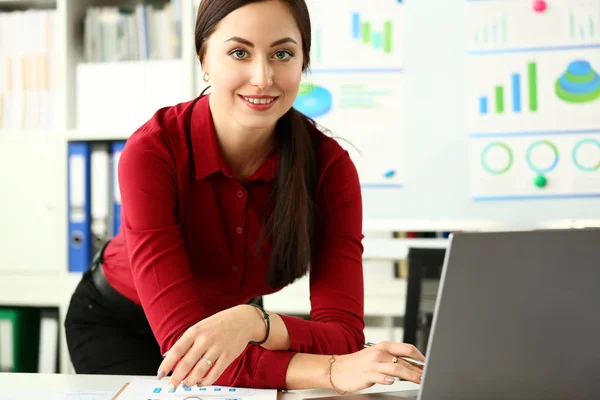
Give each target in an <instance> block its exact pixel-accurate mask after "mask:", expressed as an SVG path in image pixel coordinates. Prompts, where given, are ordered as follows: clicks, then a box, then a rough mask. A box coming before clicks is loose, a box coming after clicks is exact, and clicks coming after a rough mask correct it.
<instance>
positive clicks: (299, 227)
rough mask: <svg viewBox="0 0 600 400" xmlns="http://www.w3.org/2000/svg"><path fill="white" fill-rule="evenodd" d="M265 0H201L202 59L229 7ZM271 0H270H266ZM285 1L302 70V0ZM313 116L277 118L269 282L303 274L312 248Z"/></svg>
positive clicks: (307, 30)
mask: <svg viewBox="0 0 600 400" xmlns="http://www.w3.org/2000/svg"><path fill="white" fill-rule="evenodd" d="M259 1H267V0H202V1H201V2H200V7H199V8H198V16H197V18H196V54H197V55H198V58H199V59H200V61H202V60H203V59H204V54H205V52H206V46H205V44H206V40H207V39H208V37H209V36H210V35H211V34H212V33H213V31H214V30H215V26H216V25H217V24H218V23H219V22H220V21H221V20H222V19H223V18H225V17H226V16H227V15H228V14H229V13H231V12H232V11H235V10H236V9H238V8H240V7H242V6H245V5H247V4H250V3H255V2H259ZM269 1H274V0H269ZM279 1H282V2H284V3H286V4H288V6H289V8H290V11H291V12H292V14H293V16H294V18H295V20H296V23H297V24H298V29H299V30H300V34H301V36H302V52H303V55H304V58H303V60H304V62H303V64H302V71H303V72H304V71H305V70H306V69H307V68H308V66H309V64H310V44H311V26H310V16H309V13H308V9H307V7H306V3H305V1H304V0H279ZM311 124H312V125H314V121H312V120H311V119H310V118H308V117H306V116H305V115H304V114H302V113H300V112H298V111H297V110H295V109H294V108H293V107H292V108H291V109H290V110H289V111H288V112H287V113H285V114H284V115H283V116H282V117H281V118H280V119H279V121H278V122H277V125H276V128H275V133H276V137H277V141H278V146H279V150H280V155H279V160H278V165H277V174H276V176H275V184H274V185H273V187H272V192H271V194H272V196H271V198H272V199H273V202H272V210H273V212H272V214H271V216H270V218H269V219H268V220H267V221H266V222H265V228H266V232H267V234H268V237H269V239H270V241H271V244H272V247H273V254H272V256H271V264H270V266H269V272H268V274H267V284H269V285H270V286H271V287H273V288H278V287H281V286H285V285H288V284H290V283H292V282H293V281H294V280H295V279H297V278H300V277H302V276H304V275H305V274H306V273H307V271H308V269H309V266H310V263H311V260H312V256H313V252H314V246H313V241H314V225H315V212H316V211H315V190H316V189H315V188H316V161H315V154H314V149H313V144H312V137H311V133H310V129H313V128H312V127H311Z"/></svg>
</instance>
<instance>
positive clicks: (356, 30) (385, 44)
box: [351, 12, 393, 54]
mask: <svg viewBox="0 0 600 400" xmlns="http://www.w3.org/2000/svg"><path fill="white" fill-rule="evenodd" d="M351 18H352V39H354V40H359V41H361V42H362V43H363V44H365V45H372V46H373V48H374V49H376V50H382V51H383V52H384V53H386V54H391V53H392V43H393V38H392V33H393V22H392V21H391V20H385V21H384V22H383V28H382V29H380V30H374V28H373V24H372V22H371V21H363V20H362V18H361V15H360V13H358V12H353V13H352V16H351Z"/></svg>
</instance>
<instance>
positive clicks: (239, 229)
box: [235, 226, 244, 235]
mask: <svg viewBox="0 0 600 400" xmlns="http://www.w3.org/2000/svg"><path fill="white" fill-rule="evenodd" d="M242 232H244V230H243V229H242V228H240V227H239V226H238V227H237V228H236V229H235V233H237V234H238V235H241V234H242Z"/></svg>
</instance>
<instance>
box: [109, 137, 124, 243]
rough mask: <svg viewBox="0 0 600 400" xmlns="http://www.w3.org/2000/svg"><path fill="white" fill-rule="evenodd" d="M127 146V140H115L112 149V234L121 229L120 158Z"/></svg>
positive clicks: (114, 234)
mask: <svg viewBox="0 0 600 400" xmlns="http://www.w3.org/2000/svg"><path fill="white" fill-rule="evenodd" d="M124 148H125V142H124V141H119V142H113V143H112V146H111V151H112V236H113V237H114V236H116V235H117V234H118V233H119V230H120V229H121V190H120V188H119V160H120V159H121V153H122V152H123V149H124Z"/></svg>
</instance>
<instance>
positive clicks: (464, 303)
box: [321, 229, 600, 400]
mask: <svg viewBox="0 0 600 400" xmlns="http://www.w3.org/2000/svg"><path fill="white" fill-rule="evenodd" d="M345 397H346V398H347V400H350V399H353V400H362V399H364V400H367V399H368V400H375V399H377V400H386V399H390V398H393V399H390V400H397V399H418V400H588V399H589V400H591V399H594V400H597V399H600V229H570V230H534V231H519V232H485V233H457V234H453V235H451V236H450V242H449V247H448V250H447V251H446V255H445V259H444V266H443V269H442V276H441V280H440V286H439V291H438V296H437V299H436V307H435V311H434V319H433V325H432V329H431V333H430V338H429V342H428V346H427V351H426V363H425V369H424V375H423V380H422V382H421V385H420V387H419V390H413V391H401V392H385V393H373V394H360V395H358V394H357V395H347V396H345ZM321 400H323V399H321Z"/></svg>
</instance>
